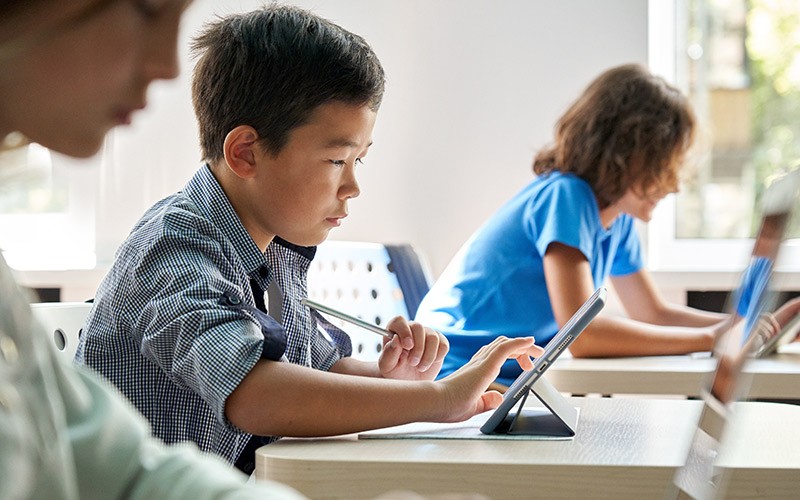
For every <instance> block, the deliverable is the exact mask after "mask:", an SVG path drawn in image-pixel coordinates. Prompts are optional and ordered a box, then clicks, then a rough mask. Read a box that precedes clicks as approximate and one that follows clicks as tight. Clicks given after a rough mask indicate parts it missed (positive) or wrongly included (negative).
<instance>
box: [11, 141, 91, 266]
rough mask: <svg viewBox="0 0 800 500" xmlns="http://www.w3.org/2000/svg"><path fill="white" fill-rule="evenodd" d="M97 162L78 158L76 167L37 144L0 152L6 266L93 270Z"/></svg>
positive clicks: (74, 163)
mask: <svg viewBox="0 0 800 500" xmlns="http://www.w3.org/2000/svg"><path fill="white" fill-rule="evenodd" d="M98 161H99V159H93V160H89V161H87V160H83V161H81V165H80V166H76V163H77V162H78V160H73V159H70V158H67V157H64V156H61V155H58V154H55V153H51V152H50V151H49V150H47V149H45V148H43V147H41V146H39V145H38V144H31V145H28V146H24V147H20V148H17V149H11V150H7V151H4V152H2V153H0V175H2V176H3V182H2V183H0V248H2V251H3V256H4V257H5V259H6V260H7V261H8V264H9V265H10V266H11V267H13V268H15V269H18V270H31V269H35V270H57V269H90V268H93V267H94V266H95V260H96V259H95V253H94V248H95V237H94V236H95V235H94V223H93V221H94V211H95V191H96V186H97V183H96V180H95V177H96V173H97V170H96V168H97V166H96V165H94V163H97V162H98ZM87 162H88V163H90V166H89V167H88V168H87V166H86V163H87Z"/></svg>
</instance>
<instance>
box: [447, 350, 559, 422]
mask: <svg viewBox="0 0 800 500" xmlns="http://www.w3.org/2000/svg"><path fill="white" fill-rule="evenodd" d="M533 342H534V339H533V337H520V338H513V339H510V338H507V337H497V338H496V339H494V340H493V341H492V342H491V343H490V344H487V345H485V346H483V347H481V349H480V350H479V351H478V352H477V353H475V355H474V356H473V357H472V359H471V360H470V361H469V362H468V363H467V364H465V365H464V366H462V367H461V368H459V369H458V370H457V371H456V372H455V373H453V374H452V375H450V376H448V377H446V378H444V379H442V380H441V383H442V384H443V386H444V391H445V401H446V402H447V404H446V405H443V406H444V410H445V411H446V414H445V415H443V416H442V420H441V421H442V422H461V421H463V420H466V419H468V418H470V417H472V416H473V415H477V414H478V413H483V412H485V411H488V410H491V409H494V408H497V406H498V405H500V402H501V401H502V400H503V396H502V395H501V394H500V393H499V392H497V391H487V390H486V388H487V387H489V384H491V383H492V381H493V380H494V379H495V378H496V377H497V374H498V373H499V372H500V368H501V367H502V366H503V363H505V361H506V360H507V359H512V358H513V359H516V360H517V361H518V362H519V365H520V366H521V367H522V369H523V370H530V369H532V368H533V361H531V357H538V356H541V355H542V354H543V353H544V349H542V348H541V347H539V346H537V345H535V344H534V343H533Z"/></svg>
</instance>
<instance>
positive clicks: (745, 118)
mask: <svg viewBox="0 0 800 500" xmlns="http://www.w3.org/2000/svg"><path fill="white" fill-rule="evenodd" d="M650 28H651V29H650V60H651V67H652V68H653V70H654V71H655V72H657V73H659V74H661V75H662V76H664V77H665V78H667V79H668V80H669V81H672V82H674V83H675V84H676V85H677V86H678V87H679V88H681V90H683V91H684V92H685V93H686V94H687V95H688V96H689V97H690V99H691V101H692V103H693V105H694V107H695V111H696V112H697V115H698V117H699V121H700V122H701V124H702V125H703V129H704V130H703V132H701V134H700V144H701V147H700V148H698V149H699V151H701V152H702V153H703V154H702V155H698V156H697V157H696V158H694V161H693V162H692V163H691V165H689V166H688V168H687V169H686V172H685V174H686V175H685V179H684V182H683V184H682V187H681V192H680V193H679V194H678V195H676V196H673V197H670V198H668V199H667V200H665V201H664V202H662V203H661V205H659V207H658V210H657V211H656V214H655V215H654V219H653V222H652V223H651V224H650V225H649V227H648V241H649V245H648V246H649V252H648V253H649V259H650V263H649V264H650V266H651V267H652V268H653V269H656V270H694V269H697V270H733V269H735V268H738V267H741V266H742V265H743V263H744V262H746V257H747V255H748V254H749V252H750V249H751V246H752V240H751V239H750V238H751V237H752V235H753V234H754V232H755V230H756V229H757V228H755V227H753V225H754V224H756V223H757V222H758V215H759V213H758V208H757V207H758V206H760V205H759V204H760V201H761V195H762V193H763V187H764V186H765V184H766V183H767V182H768V181H769V179H770V178H771V177H773V176H774V175H776V174H777V173H779V172H780V171H781V170H783V169H787V168H791V167H793V166H795V165H797V164H798V162H800V2H796V1H794V0H783V1H781V0H749V1H748V0H675V1H673V2H664V1H658V0H651V2H650ZM789 238H791V240H790V241H788V242H787V243H786V245H785V247H784V251H783V254H782V259H781V261H780V262H781V264H780V266H781V267H782V268H783V269H785V270H793V271H796V270H800V240H798V238H800V214H796V216H795V218H794V222H793V223H792V226H791V227H790V228H789Z"/></svg>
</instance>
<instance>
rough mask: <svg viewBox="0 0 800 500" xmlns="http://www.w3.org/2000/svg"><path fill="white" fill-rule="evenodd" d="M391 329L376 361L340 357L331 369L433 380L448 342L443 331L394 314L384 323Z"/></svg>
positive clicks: (333, 370)
mask: <svg viewBox="0 0 800 500" xmlns="http://www.w3.org/2000/svg"><path fill="white" fill-rule="evenodd" d="M386 329H387V330H389V331H390V332H392V333H394V334H395V336H394V337H392V339H391V340H388V339H386V340H384V342H383V350H382V351H381V355H380V359H378V362H377V363H375V362H364V361H359V360H356V359H353V358H342V359H340V360H339V361H337V362H336V363H335V364H334V365H333V366H332V367H331V370H330V371H332V372H335V373H343V374H348V375H362V376H366V377H382V378H393V379H399V380H433V379H434V378H436V375H438V374H439V370H440V369H441V368H442V362H443V360H444V356H445V355H446V354H447V351H448V350H449V349H450V344H449V343H448V342H447V339H446V338H445V336H444V335H442V334H441V333H439V332H437V331H436V330H433V329H432V328H427V327H425V326H423V325H421V324H419V323H416V322H413V321H407V320H405V319H404V318H402V317H400V316H397V317H395V318H393V319H392V320H391V321H390V322H389V323H388V324H387V326H386Z"/></svg>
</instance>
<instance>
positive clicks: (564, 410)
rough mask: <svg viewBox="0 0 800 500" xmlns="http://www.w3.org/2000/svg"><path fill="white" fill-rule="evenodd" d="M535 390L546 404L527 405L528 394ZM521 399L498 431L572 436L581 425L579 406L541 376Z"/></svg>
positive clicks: (500, 432)
mask: <svg viewBox="0 0 800 500" xmlns="http://www.w3.org/2000/svg"><path fill="white" fill-rule="evenodd" d="M531 392H532V393H533V394H534V396H536V398H537V399H539V401H541V402H542V404H544V406H545V407H544V408H525V401H527V399H528V394H530V393H531ZM528 394H525V396H524V397H523V398H522V399H521V401H520V403H519V406H518V408H517V411H516V412H513V413H512V412H508V415H506V418H505V420H503V423H502V424H500V425H499V426H498V427H497V430H496V431H495V432H496V433H498V434H528V435H533V436H554V437H572V436H574V435H575V430H576V429H577V428H578V410H577V409H576V408H574V407H573V406H572V405H570V404H569V401H567V400H566V398H564V396H562V395H561V393H559V392H558V391H557V390H556V388H555V387H553V384H551V383H550V382H548V381H547V380H546V379H545V378H544V377H539V380H537V381H536V382H535V383H534V384H533V386H532V387H531V390H530V391H529V392H528Z"/></svg>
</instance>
